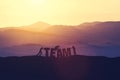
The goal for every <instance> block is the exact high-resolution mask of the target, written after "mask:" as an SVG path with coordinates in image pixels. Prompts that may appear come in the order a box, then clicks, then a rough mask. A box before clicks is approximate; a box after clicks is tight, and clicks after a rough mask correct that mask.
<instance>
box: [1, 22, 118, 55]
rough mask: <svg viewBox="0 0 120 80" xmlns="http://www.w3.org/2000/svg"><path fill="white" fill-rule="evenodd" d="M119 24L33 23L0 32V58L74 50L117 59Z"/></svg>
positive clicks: (82, 53)
mask: <svg viewBox="0 0 120 80" xmlns="http://www.w3.org/2000/svg"><path fill="white" fill-rule="evenodd" d="M119 34H120V21H108V22H91V23H83V24H80V25H75V26H68V25H50V24H48V23H44V22H37V23H34V24H32V25H27V26H21V27H6V28H0V56H23V55H34V54H36V53H37V51H38V50H39V48H40V47H41V46H55V45H60V46H64V47H65V46H73V45H74V46H75V47H76V49H77V53H79V54H81V55H89V56H107V57H117V56H120V37H119Z"/></svg>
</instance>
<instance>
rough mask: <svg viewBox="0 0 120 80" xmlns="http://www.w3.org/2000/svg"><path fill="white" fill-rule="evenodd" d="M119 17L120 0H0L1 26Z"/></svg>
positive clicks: (66, 22) (68, 22)
mask: <svg viewBox="0 0 120 80" xmlns="http://www.w3.org/2000/svg"><path fill="white" fill-rule="evenodd" d="M118 20H120V0H0V27H6V26H22V25H28V24H32V23H34V22H38V21H43V22H47V23H49V24H65V25H66V24H67V25H75V24H80V23H83V22H92V21H118Z"/></svg>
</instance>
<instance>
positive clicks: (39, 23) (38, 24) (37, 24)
mask: <svg viewBox="0 0 120 80" xmlns="http://www.w3.org/2000/svg"><path fill="white" fill-rule="evenodd" d="M29 26H50V24H48V23H45V22H42V21H39V22H36V23H33V24H31V25H29Z"/></svg>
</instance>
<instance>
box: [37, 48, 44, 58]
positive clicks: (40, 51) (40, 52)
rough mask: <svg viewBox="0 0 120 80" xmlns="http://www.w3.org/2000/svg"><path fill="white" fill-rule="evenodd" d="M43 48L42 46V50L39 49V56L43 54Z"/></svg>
mask: <svg viewBox="0 0 120 80" xmlns="http://www.w3.org/2000/svg"><path fill="white" fill-rule="evenodd" d="M42 50H43V48H40V50H39V52H38V54H37V56H41V55H42Z"/></svg>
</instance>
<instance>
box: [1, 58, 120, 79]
mask: <svg viewBox="0 0 120 80" xmlns="http://www.w3.org/2000/svg"><path fill="white" fill-rule="evenodd" d="M0 80H120V58H107V57H92V56H91V57H90V56H71V57H65V58H61V59H55V58H46V57H36V56H29V57H7V58H2V57H1V58H0Z"/></svg>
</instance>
